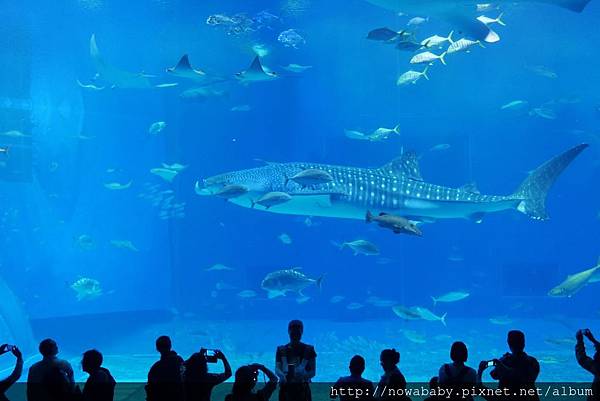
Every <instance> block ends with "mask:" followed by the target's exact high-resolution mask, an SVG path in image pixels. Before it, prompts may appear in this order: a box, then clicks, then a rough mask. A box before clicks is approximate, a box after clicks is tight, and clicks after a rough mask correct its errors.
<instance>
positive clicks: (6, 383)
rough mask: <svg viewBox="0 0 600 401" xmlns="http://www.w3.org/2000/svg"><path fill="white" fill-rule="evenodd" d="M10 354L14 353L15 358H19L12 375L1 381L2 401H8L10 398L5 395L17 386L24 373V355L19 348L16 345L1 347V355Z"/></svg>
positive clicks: (0, 395) (0, 393) (0, 400)
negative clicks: (12, 387)
mask: <svg viewBox="0 0 600 401" xmlns="http://www.w3.org/2000/svg"><path fill="white" fill-rule="evenodd" d="M8 352H10V353H12V354H13V355H14V357H15V358H17V361H16V363H15V368H14V369H13V371H12V373H11V374H10V375H9V376H8V377H7V378H6V379H4V380H0V401H8V398H6V395H4V393H6V392H7V391H8V389H9V388H10V387H11V386H12V385H13V384H15V382H16V381H17V380H19V378H20V377H21V374H22V373H23V354H21V351H20V350H19V348H17V346H15V345H8V344H2V345H0V355H3V354H6V353H8Z"/></svg>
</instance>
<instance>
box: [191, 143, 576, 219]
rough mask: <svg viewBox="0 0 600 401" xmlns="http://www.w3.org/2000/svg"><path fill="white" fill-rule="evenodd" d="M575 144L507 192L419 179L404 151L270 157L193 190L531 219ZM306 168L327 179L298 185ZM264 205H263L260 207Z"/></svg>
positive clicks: (298, 209) (324, 212) (310, 204)
mask: <svg viewBox="0 0 600 401" xmlns="http://www.w3.org/2000/svg"><path fill="white" fill-rule="evenodd" d="M587 146H588V145H587V144H581V145H577V146H575V147H573V148H571V149H569V150H567V151H566V152H564V153H561V154H560V155H558V156H556V157H554V158H552V159H551V160H549V161H547V162H546V163H544V164H542V165H541V166H539V167H538V168H537V169H535V170H533V171H532V172H531V173H530V174H529V176H528V177H527V178H526V179H525V180H524V181H523V182H522V183H521V185H520V186H519V187H518V188H517V189H516V191H515V192H514V193H512V194H510V195H483V194H479V193H476V192H474V191H472V190H469V189H465V188H449V187H444V186H440V185H435V184H430V183H427V182H424V181H423V179H422V178H421V175H420V173H419V167H418V156H417V155H416V154H415V153H412V152H405V153H404V154H403V155H402V156H401V157H399V158H397V159H395V160H393V161H391V162H389V163H387V164H385V165H384V166H382V167H380V168H359V167H347V166H334V165H325V164H316V163H301V162H300V163H271V164H268V165H266V166H263V167H258V168H253V169H247V170H239V171H233V172H229V173H224V174H220V175H217V176H214V177H210V178H206V179H204V180H202V181H198V182H196V188H195V191H196V193H197V194H198V195H214V194H215V193H216V192H217V191H219V190H220V189H221V188H223V187H225V186H227V185H234V184H235V185H243V186H245V187H246V188H248V192H247V193H246V194H244V195H242V196H239V197H237V198H235V199H231V200H230V201H231V202H232V203H235V204H237V205H240V206H243V207H247V208H250V207H251V205H252V202H251V201H252V200H254V199H257V198H259V197H260V196H262V195H264V194H265V193H268V192H273V191H280V192H286V193H287V194H289V195H290V196H292V199H291V200H290V201H289V202H285V203H283V204H280V205H278V206H277V207H276V208H270V209H268V211H270V212H275V213H283V214H293V215H305V216H323V217H338V218H349V219H359V220H363V219H364V218H365V215H366V212H367V210H369V209H372V208H373V207H377V210H378V211H380V212H385V213H389V214H395V215H400V216H404V217H405V218H407V219H409V220H412V221H423V222H425V221H427V222H430V221H435V220H437V219H451V218H466V219H472V220H474V221H481V219H482V218H483V216H484V215H485V214H486V213H494V212H499V211H503V210H511V209H517V210H518V211H520V212H521V213H524V214H525V215H527V216H529V217H531V218H533V219H535V220H545V219H547V218H548V214H547V212H546V207H545V200H546V196H547V194H548V191H549V190H550V188H551V187H552V185H553V184H554V182H555V181H556V179H557V178H558V176H559V175H560V173H562V171H563V170H564V169H565V168H566V167H567V166H568V165H569V164H570V163H571V162H572V161H573V160H574V159H575V158H576V157H577V156H578V155H579V154H580V153H581V152H582V151H583V150H584V149H585V148H587ZM306 169H318V170H321V171H325V172H327V173H328V174H329V175H330V176H331V178H332V180H331V181H329V182H323V183H321V184H316V185H312V186H302V185H300V184H298V183H296V182H294V181H292V180H289V179H288V177H293V176H294V175H295V174H298V173H299V172H301V171H304V170H306ZM261 210H266V209H261Z"/></svg>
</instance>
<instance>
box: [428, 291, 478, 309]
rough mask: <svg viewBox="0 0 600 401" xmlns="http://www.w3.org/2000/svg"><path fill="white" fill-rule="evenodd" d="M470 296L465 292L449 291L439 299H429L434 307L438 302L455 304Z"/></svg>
mask: <svg viewBox="0 0 600 401" xmlns="http://www.w3.org/2000/svg"><path fill="white" fill-rule="evenodd" d="M469 295H470V294H469V293H468V292H465V291H451V292H448V293H446V294H444V295H440V296H439V297H437V298H436V297H431V299H432V300H433V306H436V305H437V303H438V302H457V301H461V300H463V299H465V298H467V297H468V296H469Z"/></svg>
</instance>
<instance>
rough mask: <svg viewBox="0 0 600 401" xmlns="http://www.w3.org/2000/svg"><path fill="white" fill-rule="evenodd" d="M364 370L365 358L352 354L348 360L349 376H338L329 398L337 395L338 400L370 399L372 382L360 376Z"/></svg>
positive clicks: (361, 400)
mask: <svg viewBox="0 0 600 401" xmlns="http://www.w3.org/2000/svg"><path fill="white" fill-rule="evenodd" d="M364 371H365V359H364V358H363V357H362V356H360V355H354V356H353V357H352V359H351V360H350V376H344V377H340V378H339V379H338V381H337V382H336V383H335V384H334V385H333V388H332V389H331V392H330V397H331V398H337V397H339V399H340V401H351V400H359V401H364V400H372V399H373V397H374V392H375V389H374V388H373V383H372V382H371V381H369V380H367V379H364V378H363V377H362V374H363V372H364Z"/></svg>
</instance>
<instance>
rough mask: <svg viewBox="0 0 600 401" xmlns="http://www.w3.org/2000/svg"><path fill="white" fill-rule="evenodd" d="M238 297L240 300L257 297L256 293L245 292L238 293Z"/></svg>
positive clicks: (251, 291)
mask: <svg viewBox="0 0 600 401" xmlns="http://www.w3.org/2000/svg"><path fill="white" fill-rule="evenodd" d="M237 296H238V297H240V298H254V297H256V291H253V290H243V291H240V292H238V293H237Z"/></svg>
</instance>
